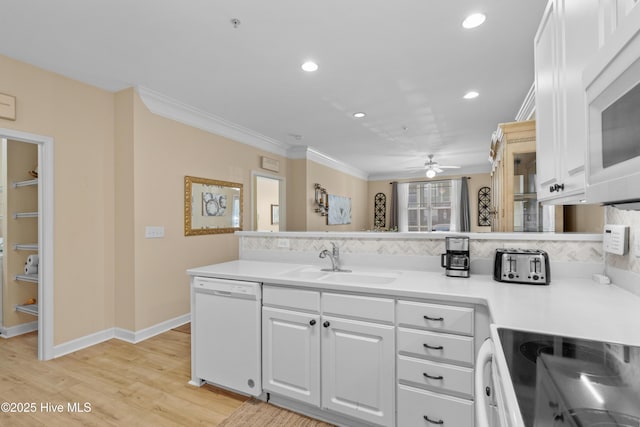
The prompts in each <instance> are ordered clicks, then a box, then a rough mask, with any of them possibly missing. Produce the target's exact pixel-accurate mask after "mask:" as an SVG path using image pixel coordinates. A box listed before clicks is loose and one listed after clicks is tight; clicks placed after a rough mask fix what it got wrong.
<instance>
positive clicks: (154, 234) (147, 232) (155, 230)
mask: <svg viewBox="0 0 640 427" xmlns="http://www.w3.org/2000/svg"><path fill="white" fill-rule="evenodd" d="M144 237H145V238H146V239H161V238H163V237H164V227H163V226H159V227H151V226H146V227H145V228H144Z"/></svg>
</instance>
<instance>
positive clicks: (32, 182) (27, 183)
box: [11, 178, 38, 188]
mask: <svg viewBox="0 0 640 427" xmlns="http://www.w3.org/2000/svg"><path fill="white" fill-rule="evenodd" d="M11 185H12V186H13V188H19V187H29V186H32V185H38V179H37V178H36V179H28V180H26V181H14V182H13V184H11Z"/></svg>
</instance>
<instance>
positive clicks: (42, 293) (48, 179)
mask: <svg viewBox="0 0 640 427" xmlns="http://www.w3.org/2000/svg"><path fill="white" fill-rule="evenodd" d="M0 138H6V139H11V140H14V141H22V142H28V143H31V144H38V211H39V212H40V214H39V215H38V253H39V254H40V263H39V269H38V274H39V275H40V276H39V280H38V299H39V301H38V359H40V360H49V359H52V358H53V357H54V355H53V330H54V329H53V289H54V287H53V277H54V275H53V268H54V260H53V255H54V253H53V224H54V221H53V138H51V137H48V136H42V135H35V134H32V133H27V132H20V131H16V130H12V129H5V128H0ZM7 184H8V183H7Z"/></svg>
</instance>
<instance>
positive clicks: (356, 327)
mask: <svg viewBox="0 0 640 427" xmlns="http://www.w3.org/2000/svg"><path fill="white" fill-rule="evenodd" d="M322 321H323V328H322V329H323V331H322V336H323V342H322V404H323V407H324V408H327V409H331V410H333V411H336V412H340V413H342V414H345V415H350V416H352V417H356V418H358V419H361V420H363V421H365V422H369V423H373V424H377V425H383V426H392V425H393V421H394V402H395V398H394V393H393V389H394V366H395V365H394V347H395V345H394V329H393V327H392V326H387V325H378V324H374V323H368V322H359V321H355V320H345V319H337V318H334V317H329V316H323V317H322Z"/></svg>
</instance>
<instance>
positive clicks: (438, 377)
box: [422, 372, 444, 380]
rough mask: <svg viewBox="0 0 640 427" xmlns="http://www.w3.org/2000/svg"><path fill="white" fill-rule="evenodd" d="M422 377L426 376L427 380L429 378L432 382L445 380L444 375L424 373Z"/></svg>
mask: <svg viewBox="0 0 640 427" xmlns="http://www.w3.org/2000/svg"><path fill="white" fill-rule="evenodd" d="M422 375H424V376H425V377H426V378H429V379H430V380H443V379H444V377H443V376H442V375H429V374H427V373H426V372H423V373H422Z"/></svg>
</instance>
